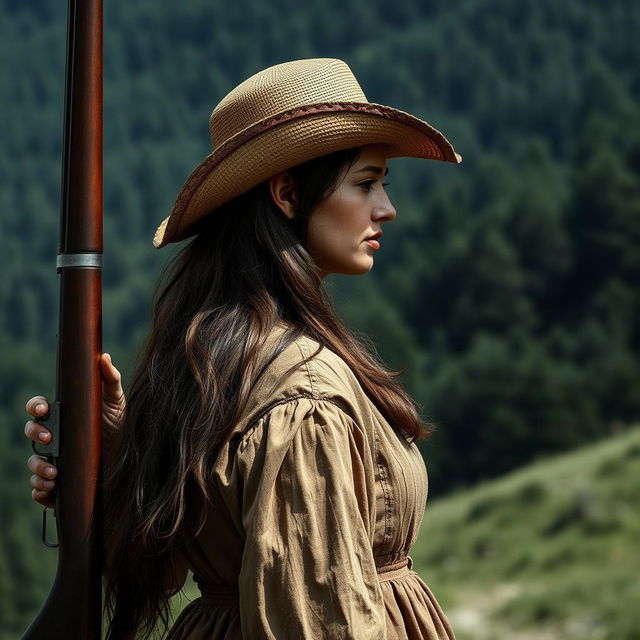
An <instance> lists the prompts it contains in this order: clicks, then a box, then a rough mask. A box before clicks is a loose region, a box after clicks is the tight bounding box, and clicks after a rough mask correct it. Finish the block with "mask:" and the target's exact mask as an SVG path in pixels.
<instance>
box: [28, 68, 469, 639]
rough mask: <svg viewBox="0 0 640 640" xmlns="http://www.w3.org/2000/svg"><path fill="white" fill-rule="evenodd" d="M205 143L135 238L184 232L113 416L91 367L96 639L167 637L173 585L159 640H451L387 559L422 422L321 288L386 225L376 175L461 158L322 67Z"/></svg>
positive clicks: (410, 486) (403, 515)
mask: <svg viewBox="0 0 640 640" xmlns="http://www.w3.org/2000/svg"><path fill="white" fill-rule="evenodd" d="M210 128H211V135H212V141H213V145H214V151H213V152H212V153H211V154H210V155H209V156H207V158H205V160H204V161H203V162H202V163H201V164H200V165H199V167H197V168H196V169H195V171H194V172H193V173H192V174H191V176H190V178H189V179H188V180H187V182H186V184H185V186H184V187H183V189H182V191H181V192H180V194H179V195H178V198H177V200H176V204H175V205H174V208H173V210H172V212H171V215H170V216H169V217H168V218H167V219H166V220H165V221H164V222H163V223H162V225H160V227H159V228H158V231H157V232H156V235H155V238H154V245H155V246H156V247H158V248H159V247H162V246H165V245H166V244H168V243H169V242H175V241H178V240H182V239H185V238H188V237H190V236H193V239H192V240H191V241H190V242H189V243H188V244H187V245H186V246H185V247H184V248H183V250H182V252H181V253H180V254H179V255H178V257H177V258H176V260H175V261H174V263H173V264H172V265H171V267H170V269H169V270H168V271H167V273H166V274H165V277H164V278H163V281H162V285H161V288H160V291H159V294H158V295H157V298H156V302H155V307H154V313H153V321H152V326H151V330H150V333H149V337H148V339H147V342H146V345H145V348H144V350H143V353H142V355H141V357H140V360H139V364H138V366H137V369H136V372H135V374H134V376H133V381H132V384H131V387H130V389H129V392H128V394H127V400H126V405H125V403H124V399H123V394H122V389H121V387H120V378H119V373H118V371H117V369H116V368H115V367H114V366H113V364H112V363H111V361H110V358H109V357H108V356H107V355H103V357H102V360H101V367H102V374H103V379H104V391H105V393H104V402H105V412H104V414H105V426H106V434H107V445H108V446H107V454H106V458H107V470H106V481H105V482H106V487H105V548H106V561H105V578H106V598H107V606H108V609H109V612H110V627H109V635H108V637H109V638H111V639H115V638H117V639H119V640H120V639H123V638H133V637H134V635H135V633H136V632H138V633H140V634H141V635H142V636H144V633H145V632H149V631H150V630H151V629H152V628H153V626H154V625H156V624H157V623H158V622H160V623H165V625H166V624H167V621H168V599H169V597H170V595H171V594H173V593H175V592H176V591H177V590H179V589H180V588H181V586H182V585H183V583H184V580H185V577H186V574H187V571H188V570H189V569H191V570H192V571H193V573H194V577H195V580H196V582H197V583H198V586H199V587H200V590H201V592H202V598H199V599H197V600H196V601H194V602H193V603H191V604H190V605H189V606H188V607H187V608H186V609H185V610H184V611H183V612H182V614H181V615H180V617H179V618H178V620H177V621H176V623H175V624H174V625H173V628H172V630H171V631H170V633H169V635H168V637H169V638H171V639H172V640H178V639H180V640H183V639H185V640H186V639H187V638H188V639H189V640H200V639H202V640H204V639H205V638H207V639H216V638H225V639H230V638H241V637H242V638H250V639H259V638H273V639H277V640H283V639H285V638H357V639H358V640H362V639H368V638H371V639H374V638H375V639H376V640H379V639H381V638H387V639H388V640H391V639H396V638H411V639H417V638H429V639H433V640H436V639H438V640H441V639H442V640H444V639H452V638H453V637H454V636H453V632H452V630H451V628H450V626H449V624H448V623H447V621H446V619H445V617H444V615H443V613H442V611H441V610H440V607H439V606H438V604H437V602H436V601H435V599H434V598H433V596H432V594H431V592H430V591H429V589H428V587H427V585H426V584H425V583H424V582H423V581H422V580H421V579H420V578H419V577H418V575H417V574H416V573H415V572H414V571H412V570H411V560H410V558H409V556H408V555H407V552H408V551H409V549H410V547H411V545H412V544H413V543H414V542H415V539H416V537H417V534H418V530H419V527H420V523H421V520H422V516H423V512H424V506H425V501H426V489H427V480H426V473H425V468H424V463H423V461H422V458H421V456H420V453H419V451H418V449H417V447H416V445H415V442H414V441H415V439H416V438H418V437H421V436H425V435H427V433H428V431H427V429H426V425H425V424H423V423H422V421H421V419H420V417H419V415H418V413H417V411H416V407H415V405H414V403H413V402H412V400H411V399H410V398H409V396H408V395H407V394H406V392H405V391H404V390H403V389H402V388H401V387H400V385H399V384H398V382H397V381H396V380H395V379H394V376H396V375H397V374H396V373H394V372H389V371H387V370H386V369H385V368H384V366H383V365H382V364H381V363H380V362H379V361H378V360H377V359H376V358H375V357H374V356H372V355H371V354H370V353H369V352H368V351H367V349H366V348H365V346H363V345H362V344H361V343H360V342H359V341H358V340H357V339H356V338H355V337H354V336H353V335H352V333H351V332H350V331H349V330H348V329H347V327H346V326H345V325H344V324H343V322H342V321H341V320H340V319H339V317H338V316H337V315H336V314H335V312H334V311H333V310H332V308H331V305H330V303H329V302H328V300H327V299H326V296H325V294H324V292H323V289H322V279H323V278H324V277H325V276H326V275H328V274H330V273H342V274H354V275H356V274H362V273H366V272H368V271H369V270H370V269H371V267H372V265H373V256H374V254H375V251H377V250H378V248H379V242H378V240H377V238H379V237H380V236H381V235H382V226H383V225H384V224H385V223H387V222H389V221H391V220H393V219H394V218H395V216H396V211H395V209H394V207H393V205H392V204H391V202H390V201H389V198H388V197H387V194H386V192H385V189H384V186H385V185H384V183H383V177H384V175H385V174H386V171H387V169H386V160H387V159H388V158H390V157H395V156H416V157H424V158H432V159H438V160H445V161H450V162H459V161H460V157H459V156H458V155H457V154H456V153H455V152H454V150H453V148H452V147H451V145H450V144H449V143H448V141H447V140H446V139H445V138H444V137H443V136H442V134H440V133H439V132H438V131H436V130H435V129H433V128H432V127H431V126H430V125H428V124H427V123H425V122H423V121H421V120H419V119H417V118H414V117H413V116H410V115H408V114H405V113H403V112H400V111H397V110H395V109H392V108H390V107H385V106H382V105H373V104H371V103H368V102H367V100H366V98H365V96H364V94H363V93H362V90H361V89H360V87H359V85H358V83H357V81H356V80H355V78H354V77H353V75H352V73H351V71H350V69H349V68H348V67H347V65H346V64H345V63H344V62H342V61H340V60H334V59H313V60H299V61H294V62H289V63H284V64H281V65H276V66H275V67H271V68H269V69H266V70H264V71H262V72H260V73H258V74H256V75H255V76H252V77H251V78H249V79H248V80H246V81H245V82H243V83H242V84H240V85H239V86H238V87H236V88H235V89H234V90H233V91H232V92H231V93H229V94H228V95H227V96H226V97H225V98H224V99H223V100H222V101H221V102H220V103H219V104H218V106H217V107H216V108H215V109H214V111H213V113H212V115H211V120H210ZM37 406H39V408H37ZM27 410H28V411H29V413H31V415H34V416H38V415H39V416H41V415H43V413H45V412H46V401H45V400H44V399H43V398H32V399H31V400H30V401H29V402H28V403H27ZM25 431H26V434H27V436H28V437H30V438H31V439H38V438H39V437H40V435H41V434H45V433H46V431H45V429H44V428H43V427H41V426H40V425H39V424H37V423H35V422H34V421H30V422H28V423H27V425H26V427H25ZM44 441H45V442H46V437H45V439H44ZM29 467H30V469H32V471H33V472H34V476H32V480H31V484H32V486H33V497H34V499H35V500H36V501H38V502H41V503H42V504H49V503H51V500H52V492H53V489H54V487H55V483H54V480H53V478H54V477H55V469H53V470H52V471H50V472H47V471H45V467H48V465H46V463H45V462H44V461H43V460H42V459H40V458H38V457H36V456H33V457H32V458H30V461H29ZM48 473H49V474H52V475H48Z"/></svg>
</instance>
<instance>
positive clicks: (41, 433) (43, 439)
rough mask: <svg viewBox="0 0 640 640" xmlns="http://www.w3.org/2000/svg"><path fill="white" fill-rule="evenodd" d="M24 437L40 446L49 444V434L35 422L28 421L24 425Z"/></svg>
mask: <svg viewBox="0 0 640 640" xmlns="http://www.w3.org/2000/svg"><path fill="white" fill-rule="evenodd" d="M24 435H25V436H26V437H27V438H29V440H33V441H34V442H40V443H41V444H48V443H49V442H51V432H50V431H49V430H48V429H47V428H46V427H43V426H42V425H41V424H40V423H39V422H36V421H35V420H29V421H28V422H26V423H25V425H24Z"/></svg>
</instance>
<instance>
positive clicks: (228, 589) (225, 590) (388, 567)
mask: <svg viewBox="0 0 640 640" xmlns="http://www.w3.org/2000/svg"><path fill="white" fill-rule="evenodd" d="M412 566H413V560H412V559H411V557H410V556H405V557H404V558H402V559H401V560H399V561H397V562H393V563H392V564H384V565H381V566H378V567H376V571H377V572H378V580H379V581H380V582H387V581H389V580H396V579H397V578H401V577H403V576H405V575H407V574H408V573H410V572H411V568H412ZM198 589H200V593H201V594H202V595H201V599H202V603H203V604H207V605H208V606H216V607H224V606H227V607H229V606H238V601H239V597H240V596H239V593H238V589H237V588H235V587H233V586H226V585H222V584H206V583H198Z"/></svg>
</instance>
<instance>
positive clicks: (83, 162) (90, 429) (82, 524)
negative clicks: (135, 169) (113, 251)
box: [23, 0, 102, 640]
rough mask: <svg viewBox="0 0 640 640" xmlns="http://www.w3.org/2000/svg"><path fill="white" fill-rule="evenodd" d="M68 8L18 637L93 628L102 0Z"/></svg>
mask: <svg viewBox="0 0 640 640" xmlns="http://www.w3.org/2000/svg"><path fill="white" fill-rule="evenodd" d="M68 11H69V13H68V32H67V72H66V91H65V123H64V128H65V132H64V151H63V168H62V198H61V216H60V218H61V219H60V242H59V246H58V260H57V270H58V273H59V274H60V317H59V327H58V370H57V382H56V401H57V402H59V403H60V435H59V439H57V438H55V437H54V442H52V443H51V445H49V447H48V448H51V447H54V448H56V447H57V448H58V450H59V454H58V456H57V465H58V468H59V472H58V479H57V482H56V486H57V489H56V509H55V514H56V523H57V532H58V544H59V555H58V570H57V573H56V577H55V581H54V584H53V586H52V588H51V592H50V594H49V597H48V598H47V600H46V601H45V603H44V605H43V607H42V609H41V611H40V613H39V614H38V615H37V617H36V619H35V620H34V621H33V623H32V624H31V626H30V627H29V629H28V630H27V631H26V632H25V634H24V636H23V639H24V640H45V639H46V640H62V639H63V638H64V639H65V640H93V639H96V638H100V637H101V633H102V616H101V612H102V525H101V520H102V518H101V501H100V496H99V487H100V467H101V426H102V425H101V422H102V381H101V377H100V369H99V359H100V354H101V351H102V344H101V342H102V341H101V319H102V316H101V307H102V302H101V298H102V278H101V276H102V274H101V260H102V0H69V9H68ZM56 439H57V440H58V441H57V442H55V440H56ZM43 453H44V454H45V455H46V454H47V453H49V452H47V451H43Z"/></svg>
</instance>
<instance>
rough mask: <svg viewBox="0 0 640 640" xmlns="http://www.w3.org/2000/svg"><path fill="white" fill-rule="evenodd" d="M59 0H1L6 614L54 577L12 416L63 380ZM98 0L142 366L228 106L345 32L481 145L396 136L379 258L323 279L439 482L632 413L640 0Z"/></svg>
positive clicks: (108, 338)
mask: <svg viewBox="0 0 640 640" xmlns="http://www.w3.org/2000/svg"><path fill="white" fill-rule="evenodd" d="M64 4H65V3H62V2H52V1H51V0H30V1H29V2H20V1H19V0H0V8H1V11H2V14H1V15H2V20H0V52H1V54H0V55H1V58H2V60H3V62H4V68H5V73H4V74H2V77H0V105H2V106H1V107H0V109H1V110H2V122H3V136H2V146H1V148H0V208H1V213H0V220H1V221H2V227H1V228H2V231H3V233H1V234H0V255H2V256H3V257H4V277H3V278H2V279H1V280H0V303H1V307H0V309H1V312H0V354H1V356H0V451H2V454H1V455H0V473H1V474H2V490H1V493H0V496H1V501H2V502H1V508H2V513H1V517H2V523H3V524H2V527H1V528H0V567H1V568H2V569H3V570H2V571H0V575H1V576H2V577H1V578H0V619H1V620H2V621H3V622H2V625H1V626H0V638H2V639H4V638H5V637H6V638H10V637H11V638H13V637H15V636H16V635H17V633H18V631H19V630H20V629H22V628H23V626H24V624H25V623H26V621H27V620H28V619H29V618H30V616H31V615H33V611H34V609H35V608H36V606H37V602H38V600H39V598H40V597H41V596H42V595H43V593H45V592H46V590H47V588H48V585H47V584H45V583H46V578H45V579H42V578H40V573H39V570H38V568H37V563H38V562H40V559H41V558H44V557H45V555H46V554H45V552H44V551H41V550H40V549H39V548H38V547H37V544H36V538H37V535H38V530H37V527H38V523H37V521H38V517H39V514H38V510H37V509H36V508H35V507H34V506H33V505H30V504H29V491H28V488H27V479H28V473H27V471H26V470H25V468H24V461H25V459H26V457H27V456H28V454H29V448H28V445H27V443H26V441H25V440H24V438H23V437H22V435H21V430H22V424H23V423H24V420H25V416H24V409H23V406H24V401H25V400H26V399H27V398H28V397H29V396H31V395H33V394H34V393H36V392H38V393H40V392H44V393H51V391H52V387H53V362H54V353H53V349H54V340H55V325H56V308H57V284H58V283H57V277H56V275H55V268H54V261H55V252H56V242H57V215H58V203H59V182H60V162H59V155H60V149H61V123H62V102H63V84H64V80H63V78H64V55H65V43H64V39H65V27H66V14H65V12H66V7H65V6H64ZM105 20H106V23H105V263H106V266H105V296H104V333H105V335H104V344H105V349H106V350H108V351H109V352H111V353H112V354H113V357H114V361H115V362H116V363H118V364H119V365H120V366H121V367H122V368H123V369H124V370H125V372H127V371H129V369H130V367H131V363H132V361H133V358H134V357H135V352H136V348H137V346H138V345H139V343H140V340H141V338H142V336H143V335H144V333H145V330H146V323H147V321H148V305H149V300H150V296H151V294H152V288H153V283H154V281H155V278H156V276H157V274H158V272H159V269H160V267H161V265H162V264H163V263H164V262H165V261H166V260H167V258H168V257H169V256H170V254H171V252H172V249H163V250H162V251H156V250H154V249H153V248H152V246H151V237H152V235H153V232H154V230H155V228H156V226H157V224H158V223H159V222H160V221H161V220H162V219H163V218H164V217H165V216H166V214H167V212H168V211H169V210H170V208H171V206H172V204H173V198H174V196H175V194H176V193H177V191H178V190H179V188H180V186H181V185H182V183H183V181H184V179H185V178H186V176H187V175H188V174H189V172H190V171H191V169H192V168H193V167H195V165H196V164H198V163H199V162H200V160H201V159H202V157H204V155H206V154H207V153H208V152H209V150H210V148H209V145H210V143H209V134H208V129H207V126H208V117H209V114H210V111H211V109H212V107H213V106H214V105H215V104H216V103H217V102H218V100H219V99H220V98H221V97H222V96H223V95H224V94H225V93H226V92H227V91H228V90H229V89H231V88H232V87H233V86H234V85H235V84H237V83H238V82H239V81H240V80H242V79H244V78H245V77H247V76H248V75H250V74H252V73H254V72H256V71H258V70H259V69H261V68H263V67H265V66H267V65H269V64H274V63H277V62H282V61H285V60H291V59H295V58H300V57H315V56H331V57H334V56H335V57H341V58H343V59H345V60H346V61H347V62H348V63H349V65H350V66H351V67H352V69H353V70H354V72H355V73H356V76H357V77H358V79H359V80H360V82H361V84H362V86H363V88H364V90H365V93H366V94H367V96H368V98H369V99H370V100H371V101H373V102H379V103H382V104H389V105H392V106H396V107H398V108H400V109H403V110H405V111H409V112H411V113H414V114H416V115H418V116H419V117H422V118H424V119H426V120H427V121H429V122H430V123H432V124H433V125H434V126H436V127H437V128H439V129H441V130H442V131H443V132H445V134H446V135H447V137H448V138H449V139H450V140H451V141H452V142H453V143H454V145H455V147H456V149H457V150H458V151H459V152H460V153H461V154H462V155H463V157H464V162H463V164H461V165H459V166H453V165H449V166H445V165H441V164H439V163H434V162H431V163H429V162H424V161H418V160H411V159H408V160H394V161H391V162H390V167H391V170H390V173H389V182H390V187H389V192H390V195H391V197H392V199H393V200H394V202H395V204H396V207H397V209H398V212H399V215H398V218H397V220H396V221H395V222H394V224H393V225H390V226H389V227H388V228H386V229H385V245H384V247H383V249H382V250H381V251H380V252H379V253H378V254H376V265H375V267H374V269H373V271H372V273H371V274H369V275H367V276H365V277H361V278H347V277H334V278H333V279H331V280H330V282H329V283H328V287H329V289H330V291H331V292H332V295H333V296H334V298H335V300H336V305H337V306H338V308H339V309H340V310H341V312H342V313H343V314H344V316H345V317H346V318H347V319H348V320H349V322H350V324H351V325H352V326H353V327H354V328H356V329H357V330H359V331H362V332H364V333H366V335H368V336H370V337H371V338H372V339H373V340H374V341H375V344H376V346H377V348H378V350H379V352H380V354H381V355H382V357H383V358H384V359H385V361H386V362H387V363H388V364H389V365H390V366H392V367H394V368H398V369H400V368H406V373H405V374H404V380H405V381H406V385H407V387H408V388H409V390H410V391H411V393H412V394H413V395H414V397H415V398H416V399H417V400H418V402H419V403H420V404H421V405H422V406H423V408H424V413H425V415H426V416H427V417H428V418H430V419H431V420H433V421H434V422H435V423H436V424H437V425H438V429H437V432H436V435H435V436H434V437H433V438H432V440H430V441H428V442H427V443H425V444H423V445H421V446H423V450H424V452H425V455H426V459H427V463H428V465H429V468H430V477H431V480H430V487H431V492H432V495H433V494H442V493H445V492H447V491H450V490H452V489H454V488H457V487H462V486H466V485H468V484H470V483H473V482H476V481H477V480H479V479H482V478H488V477H491V476H495V475H497V474H500V473H503V472H506V471H509V470H511V469H513V468H515V467H517V466H519V465H521V464H524V463H526V462H528V461H531V460H532V459H534V458H536V457H539V456H543V455H545V454H547V453H550V452H554V451H559V450H563V449H567V448H571V447H574V446H576V445H579V444H582V443H584V442H586V441H589V440H593V439H597V438H602V437H604V436H607V435H608V434H609V433H611V432H614V431H619V430H623V429H624V428H625V426H626V425H627V424H629V423H630V422H632V421H634V420H637V419H638V417H640V385H638V384H637V381H638V380H639V379H640V329H639V326H640V325H639V323H638V320H637V318H638V313H639V311H640V292H639V289H638V283H639V282H640V249H639V246H640V244H639V242H640V127H639V126H638V122H639V115H640V66H639V65H638V62H639V61H640V55H639V54H640V44H639V42H640V39H639V38H638V37H637V36H638V33H640V4H638V3H637V2H634V1H633V0H611V1H610V2H607V3H604V2H595V1H592V2H589V1H586V2H585V1H583V0H564V1H563V2H554V1H553V0H539V1H537V2H513V1H511V0H481V1H473V0H451V1H448V2H445V1H444V0H442V1H436V0H430V1H427V0H403V1H402V2H396V3H389V2H383V1H382V0H368V1H367V2H364V1H363V0H347V1H345V0H341V1H340V2H338V1H336V0H323V1H322V2H320V1H319V0H310V1H309V2H307V3H304V5H301V4H300V3H297V2H294V1H293V0H274V1H273V2H269V3H264V2H260V1H259V0H240V1H238V2H233V3H226V2H225V3H223V2H220V1H219V0H190V1H189V2H186V3H169V4H167V5H165V4H161V3H160V4H159V3H157V2H154V1H153V0H138V1H137V2H132V3H127V2H125V1H124V0H111V1H110V2H106V3H105ZM45 562H48V563H49V564H47V566H45V567H44V569H43V574H44V575H46V576H49V575H50V572H51V568H52V567H51V562H50V557H49V560H45ZM3 634H4V635H3Z"/></svg>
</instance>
